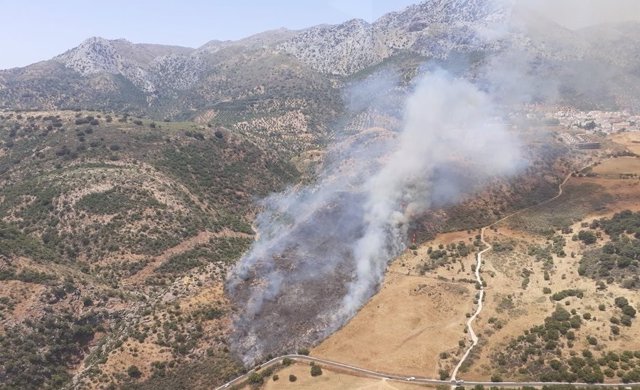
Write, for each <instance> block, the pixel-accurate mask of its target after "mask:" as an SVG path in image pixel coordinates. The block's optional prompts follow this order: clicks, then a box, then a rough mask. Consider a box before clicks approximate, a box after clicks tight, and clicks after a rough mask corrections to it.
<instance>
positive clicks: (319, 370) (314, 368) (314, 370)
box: [311, 364, 322, 376]
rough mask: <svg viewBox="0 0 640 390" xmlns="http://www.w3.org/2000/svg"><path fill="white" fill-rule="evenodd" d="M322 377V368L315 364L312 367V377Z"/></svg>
mask: <svg viewBox="0 0 640 390" xmlns="http://www.w3.org/2000/svg"><path fill="white" fill-rule="evenodd" d="M320 375H322V368H320V366H319V365H317V364H314V365H313V366H311V376H320Z"/></svg>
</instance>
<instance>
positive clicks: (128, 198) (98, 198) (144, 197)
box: [76, 187, 166, 214]
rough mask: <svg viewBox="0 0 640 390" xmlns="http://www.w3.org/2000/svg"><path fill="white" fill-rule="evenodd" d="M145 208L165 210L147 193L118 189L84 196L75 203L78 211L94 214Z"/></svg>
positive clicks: (144, 191)
mask: <svg viewBox="0 0 640 390" xmlns="http://www.w3.org/2000/svg"><path fill="white" fill-rule="evenodd" d="M146 207H151V208H156V209H164V208H166V206H165V205H164V204H162V203H160V202H158V201H157V200H156V199H155V198H154V197H153V195H151V193H150V192H149V191H146V190H138V191H131V190H129V191H125V189H123V188H120V187H115V188H112V189H110V190H107V191H104V192H95V193H91V194H88V195H85V196H84V197H82V198H81V199H80V200H79V201H78V202H77V203H76V208H77V209H78V210H84V211H87V212H90V213H94V214H117V213H123V212H127V211H129V210H134V209H141V208H146Z"/></svg>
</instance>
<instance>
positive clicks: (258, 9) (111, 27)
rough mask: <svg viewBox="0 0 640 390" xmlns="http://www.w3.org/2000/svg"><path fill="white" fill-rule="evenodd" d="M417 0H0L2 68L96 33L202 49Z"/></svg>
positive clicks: (367, 15) (368, 16)
mask: <svg viewBox="0 0 640 390" xmlns="http://www.w3.org/2000/svg"><path fill="white" fill-rule="evenodd" d="M414 2H418V1H417V0H298V1H293V0H263V1H259V0H226V1H225V0H210V1H206V0H183V1H175V0H153V1H152V0H126V1H125V0H109V1H106V0H92V1H86V0H84V1H80V0H58V1H53V0H25V1H18V0H0V37H2V39H0V53H1V54H0V69H6V68H11V67H15V66H24V65H28V64H30V63H33V62H37V61H41V60H46V59H49V58H51V57H53V56H55V55H57V54H60V53H62V52H64V51H66V50H68V49H70V48H72V47H75V46H77V45H78V44H79V43H80V42H82V41H83V40H84V39H86V38H89V37H92V36H101V37H105V38H110V39H114V38H125V39H127V40H129V41H132V42H136V43H162V44H173V45H182V46H189V47H198V46H200V45H202V44H204V43H206V42H208V41H210V40H212V39H220V40H227V39H238V38H242V37H245V36H248V35H251V34H255V33H258V32H261V31H265V30H270V29H274V28H279V27H287V28H290V29H300V28H305V27H310V26H312V25H316V24H321V23H331V24H334V23H341V22H343V21H345V20H349V19H352V18H362V19H365V20H369V21H372V20H375V19H376V18H378V17H380V16H381V15H383V14H384V13H386V12H389V11H394V10H401V9H403V8H404V7H406V6H407V5H409V4H412V3H414Z"/></svg>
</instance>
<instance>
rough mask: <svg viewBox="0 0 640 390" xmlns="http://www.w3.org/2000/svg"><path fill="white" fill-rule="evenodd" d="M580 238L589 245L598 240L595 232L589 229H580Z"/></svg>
mask: <svg viewBox="0 0 640 390" xmlns="http://www.w3.org/2000/svg"><path fill="white" fill-rule="evenodd" d="M578 239H579V240H580V241H582V242H584V243H585V244H587V245H591V244H595V242H596V241H597V240H598V238H597V237H596V235H595V233H594V232H592V231H589V230H580V232H579V233H578Z"/></svg>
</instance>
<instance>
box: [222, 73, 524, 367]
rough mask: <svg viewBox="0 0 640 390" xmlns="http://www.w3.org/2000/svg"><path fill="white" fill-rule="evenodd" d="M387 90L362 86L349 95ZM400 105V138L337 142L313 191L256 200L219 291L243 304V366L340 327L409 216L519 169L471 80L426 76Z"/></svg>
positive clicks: (377, 275)
mask: <svg viewBox="0 0 640 390" xmlns="http://www.w3.org/2000/svg"><path fill="white" fill-rule="evenodd" d="M385 79H388V78H387V77H385ZM367 86H368V87H367ZM390 87H391V88H392V86H390V84H389V83H388V82H381V81H376V80H373V81H371V80H369V81H367V82H365V83H363V84H360V85H358V87H357V88H355V90H356V91H357V93H356V94H355V95H356V96H360V95H363V96H364V95H366V96H371V95H368V94H367V93H364V91H366V90H367V88H370V90H369V92H370V93H373V94H388V95H392V93H390V91H389V88H390ZM370 100H372V101H374V102H375V105H376V106H378V107H379V106H380V101H379V99H370ZM352 103H353V102H352ZM355 106H358V104H355ZM404 107H405V108H404V114H403V118H402V125H401V126H400V129H399V131H392V130H389V129H380V128H373V129H369V130H366V131H362V132H360V133H357V134H349V135H347V136H344V138H342V139H340V141H339V142H338V143H337V144H336V145H334V146H333V147H332V148H330V150H329V152H328V153H327V156H326V161H325V169H324V171H323V172H322V173H321V175H320V178H319V179H318V181H317V182H316V183H315V184H314V185H312V186H308V187H296V188H292V189H290V190H289V191H287V192H285V193H284V194H279V195H274V196H272V197H270V198H268V199H266V200H265V201H264V203H263V206H264V211H263V212H262V213H261V214H260V215H259V217H258V219H257V224H256V226H257V229H258V232H259V238H258V240H257V241H256V242H255V244H254V245H253V247H252V249H251V250H250V252H249V253H247V254H246V255H245V256H244V257H243V259H242V260H241V261H240V262H239V264H238V265H237V267H236V268H235V270H234V271H233V272H232V273H231V275H230V277H229V279H228V285H227V288H228V292H229V293H230V295H231V296H232V297H233V298H234V299H235V300H236V303H238V306H239V307H241V308H242V312H240V313H239V316H238V319H237V321H236V324H235V328H236V337H235V343H234V344H235V346H234V347H235V349H236V350H237V352H238V354H240V355H241V356H242V357H243V359H244V360H245V362H246V363H252V362H253V361H254V360H255V359H257V358H259V357H261V356H265V355H267V354H269V353H278V352H282V351H286V350H287V349H288V350H289V351H290V350H292V349H293V348H295V347H297V345H294V344H288V343H287V342H288V341H290V340H292V339H296V338H295V337H292V333H293V334H295V332H296V331H297V330H298V329H307V331H308V329H309V328H312V329H316V331H314V332H311V333H310V334H304V335H302V339H303V342H307V343H308V342H313V341H317V340H318V339H320V338H322V337H324V336H326V335H327V334H329V333H330V332H332V331H333V330H335V329H336V328H338V327H340V326H342V325H343V324H344V323H345V322H346V321H347V320H348V319H350V318H351V317H352V316H353V315H354V314H355V313H356V312H357V310H358V309H359V308H360V307H361V306H362V305H363V304H364V303H365V302H366V301H367V300H368V299H369V298H370V297H371V296H372V295H373V294H374V293H375V291H376V289H377V287H378V286H379V285H380V282H381V281H382V279H383V275H384V271H385V269H386V266H387V264H388V263H389V261H390V260H392V259H393V258H394V257H396V256H397V255H398V254H400V253H401V252H402V251H403V250H404V249H405V244H406V242H407V231H408V228H409V225H410V222H411V221H412V219H414V218H415V217H417V216H420V215H423V214H424V213H425V212H426V211H427V210H429V208H430V207H432V206H434V205H435V206H442V205H446V204H451V203H455V202H457V201H458V200H459V199H460V198H461V197H464V196H465V195H469V194H471V193H472V192H473V191H475V190H477V189H478V188H480V187H481V186H482V183H484V182H486V181H487V180H489V179H491V178H494V177H499V176H505V175H512V174H514V173H516V172H517V171H518V170H519V169H520V168H522V167H523V161H522V159H521V158H520V146H519V143H518V140H517V138H516V137H515V136H514V134H513V133H512V132H510V131H509V130H508V129H507V127H506V125H505V124H504V122H503V120H502V119H501V118H500V116H499V115H498V113H497V112H496V111H495V109H494V106H493V102H492V100H491V98H490V97H489V96H488V95H487V94H486V93H484V92H482V91H480V90H479V89H478V88H477V87H476V86H474V85H473V84H472V83H470V82H469V81H466V80H464V79H462V78H456V77H453V76H451V75H449V74H448V73H446V72H445V71H442V70H435V71H430V72H427V73H426V74H425V75H424V76H423V77H422V78H421V80H420V81H419V82H418V83H417V84H416V85H415V86H414V88H413V92H412V93H411V94H410V96H409V97H408V99H407V100H406V102H405V104H404Z"/></svg>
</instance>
